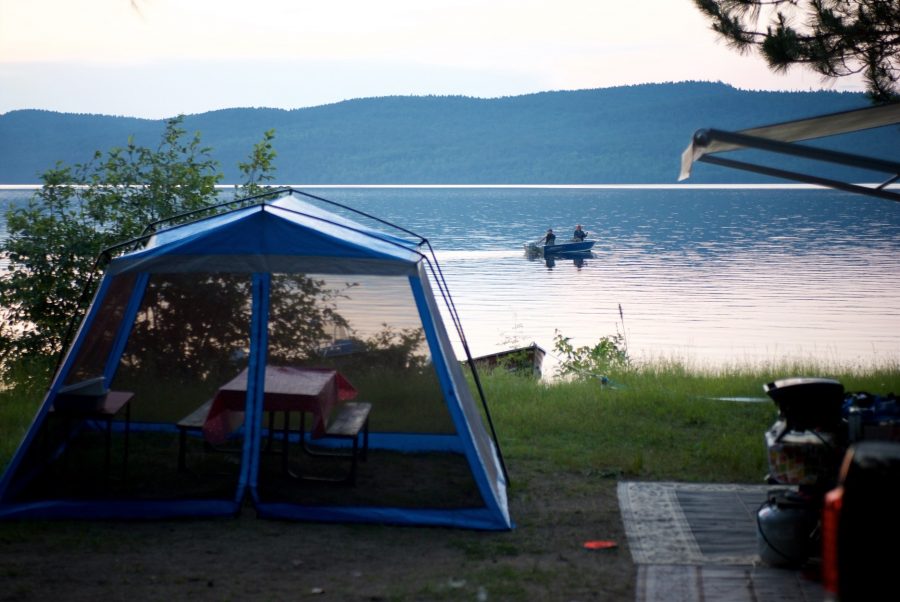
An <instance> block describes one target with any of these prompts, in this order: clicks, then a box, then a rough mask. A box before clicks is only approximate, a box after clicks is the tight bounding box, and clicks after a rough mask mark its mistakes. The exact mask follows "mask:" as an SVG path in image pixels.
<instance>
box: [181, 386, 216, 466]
mask: <svg viewBox="0 0 900 602" xmlns="http://www.w3.org/2000/svg"><path fill="white" fill-rule="evenodd" d="M212 403H213V400H212V399H208V400H206V403H204V404H203V405H201V406H200V407H199V408H197V409H196V410H194V411H193V412H191V413H190V414H188V415H187V416H185V417H184V418H182V419H181V420H179V421H178V422H177V423H175V426H177V427H178V470H179V471H184V470H185V468H187V463H186V455H187V434H188V431H196V432H200V431H202V430H203V423H204V422H206V417H207V415H209V409H210V408H211V407H212Z"/></svg>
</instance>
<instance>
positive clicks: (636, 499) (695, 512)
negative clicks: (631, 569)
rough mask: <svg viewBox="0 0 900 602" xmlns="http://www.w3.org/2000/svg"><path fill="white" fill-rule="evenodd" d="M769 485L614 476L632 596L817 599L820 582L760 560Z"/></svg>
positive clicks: (720, 601)
mask: <svg viewBox="0 0 900 602" xmlns="http://www.w3.org/2000/svg"><path fill="white" fill-rule="evenodd" d="M769 489H770V487H769V486H767V485H733V484H702V483H666V482H663V483H659V482H657V483H648V482H620V483H619V485H618V497H619V508H620V511H621V514H622V521H623V523H624V525H625V534H626V537H627V539H628V547H629V549H630V550H631V555H632V558H633V559H634V562H635V564H637V584H636V589H635V591H636V595H635V598H636V600H637V602H699V601H701V600H702V601H706V600H715V601H716V602H776V601H777V602H821V601H822V600H823V599H824V591H823V590H822V587H821V584H820V583H818V582H817V581H815V580H814V579H811V578H809V577H808V576H806V575H804V574H802V573H801V571H798V570H789V569H782V568H774V567H768V566H765V565H763V564H761V563H760V560H759V553H758V549H759V548H758V542H757V537H756V528H757V527H756V512H757V510H759V507H760V506H761V505H762V504H763V503H764V502H765V501H766V494H767V492H768V491H769Z"/></svg>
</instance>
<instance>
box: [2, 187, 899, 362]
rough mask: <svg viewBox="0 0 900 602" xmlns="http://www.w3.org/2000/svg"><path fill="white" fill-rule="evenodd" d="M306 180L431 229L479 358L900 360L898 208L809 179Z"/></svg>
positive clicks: (426, 233) (324, 192)
mask: <svg viewBox="0 0 900 602" xmlns="http://www.w3.org/2000/svg"><path fill="white" fill-rule="evenodd" d="M305 190H308V191H309V192H311V193H313V194H316V195H319V196H322V197H324V198H327V199H330V200H333V201H336V202H340V203H344V204H348V205H351V206H353V207H356V208H358V209H361V210H364V211H366V212H368V213H371V214H373V215H376V216H378V217H381V218H383V219H386V220H388V221H391V222H394V223H396V224H399V225H402V226H404V227H405V228H407V229H409V230H412V231H414V232H416V233H417V234H419V235H421V236H423V237H425V238H427V239H428V240H429V241H430V242H431V244H432V246H433V247H434V249H435V251H436V253H437V257H438V260H439V261H440V264H441V268H442V270H443V273H444V276H445V278H446V280H447V282H448V285H449V288H450V292H451V294H452V296H453V299H454V301H455V304H456V307H457V310H458V312H459V315H460V318H461V322H462V326H463V329H464V331H465V334H466V337H467V340H468V343H469V347H470V349H471V351H472V353H473V355H482V354H488V353H494V352H496V351H499V350H501V349H504V348H509V347H512V346H517V345H525V344H529V343H531V342H536V343H538V344H539V345H541V346H542V347H543V348H544V349H545V350H547V351H548V361H547V364H546V365H547V366H548V369H545V373H548V371H550V372H552V368H553V366H554V364H555V359H554V357H553V338H554V334H555V333H556V332H557V331H558V332H559V333H561V334H563V335H565V336H567V337H570V338H571V339H572V343H573V344H575V345H577V346H580V345H593V344H595V343H596V342H597V341H598V340H599V338H600V337H603V336H606V335H611V334H615V333H616V332H622V333H623V334H624V335H625V338H626V342H627V345H628V350H629V352H630V354H631V355H632V356H633V357H635V358H638V359H660V358H673V359H679V360H682V361H685V362H687V363H691V364H695V365H707V366H729V365H733V364H743V363H763V362H780V361H782V360H786V359H797V360H801V361H806V360H812V361H816V362H819V363H823V364H840V365H850V366H856V365H862V366H867V365H871V364H876V363H877V364H883V363H887V362H896V361H900V203H892V202H890V201H885V200H880V199H874V198H865V197H861V196H857V195H851V194H849V193H842V192H837V191H830V190H817V189H807V188H802V187H787V188H777V187H763V188H753V189H746V188H724V189H717V188H705V187H703V188H688V187H673V188H666V187H654V188H636V187H627V188H615V187H605V188H554V189H546V188H329V189H319V188H308V189H305ZM29 194H30V193H28V192H22V191H15V192H11V191H0V201H5V200H9V199H12V198H19V199H21V198H24V197H27V196H28V195H29ZM3 204H4V205H5V204H6V203H3ZM576 223H581V224H582V225H583V226H584V228H585V229H586V230H587V231H588V232H589V233H590V237H591V238H597V240H598V243H597V244H596V246H595V247H594V251H593V253H592V254H591V255H590V256H588V257H587V258H586V259H583V260H572V259H565V260H563V259H559V260H556V261H555V262H547V261H545V260H543V259H531V258H528V257H527V256H526V255H525V253H524V250H523V243H524V242H526V241H530V240H535V239H536V238H538V237H539V236H541V235H542V234H543V232H544V231H546V229H547V228H548V227H553V228H554V230H555V231H556V232H557V233H558V234H560V235H566V236H567V235H568V234H569V232H570V231H571V230H572V229H573V228H574V226H575V224H576ZM2 227H3V225H2V223H0V236H3V230H2ZM620 307H621V314H620ZM623 318H624V319H623Z"/></svg>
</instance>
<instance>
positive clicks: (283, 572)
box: [0, 363, 900, 601]
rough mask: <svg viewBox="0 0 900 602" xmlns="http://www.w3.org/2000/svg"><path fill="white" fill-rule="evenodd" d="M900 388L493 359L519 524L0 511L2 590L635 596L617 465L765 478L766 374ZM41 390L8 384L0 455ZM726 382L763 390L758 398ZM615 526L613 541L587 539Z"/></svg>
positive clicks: (894, 373)
mask: <svg viewBox="0 0 900 602" xmlns="http://www.w3.org/2000/svg"><path fill="white" fill-rule="evenodd" d="M801 375H802V376H822V377H829V378H834V379H837V380H839V381H840V382H842V383H843V384H844V386H845V388H846V389H847V390H848V391H868V392H871V393H877V394H884V393H889V392H891V391H900V368H898V367H897V366H888V367H885V368H878V369H872V370H868V371H865V370H843V371H841V370H837V371H833V370H832V371H826V370H822V369H817V368H815V367H811V366H794V365H790V366H783V367H775V368H764V367H763V368H760V367H756V368H752V369H734V370H723V371H715V372H703V371H696V370H688V369H685V368H684V367H683V366H680V365H677V364H671V363H664V364H661V365H655V366H644V367H640V368H632V369H630V370H627V371H621V372H618V373H610V374H608V376H609V380H610V384H609V385H601V384H600V383H599V382H598V381H596V380H587V381H578V382H554V383H548V382H539V381H534V380H531V379H528V378H524V377H517V376H513V375H508V374H506V373H503V372H499V371H498V372H495V373H493V374H488V375H483V376H482V384H483V386H484V389H485V393H486V396H487V399H488V401H489V403H490V409H491V417H492V420H493V423H494V426H495V428H496V431H497V435H498V438H499V439H500V443H501V446H502V451H503V456H504V460H505V463H506V465H507V468H508V471H509V475H510V479H511V484H510V487H509V505H510V512H511V515H512V517H513V520H514V521H515V523H516V528H515V529H514V530H512V531H510V532H504V533H491V532H473V531H461V530H456V529H438V528H396V527H386V526H378V525H328V524H309V523H279V522H272V521H263V520H257V519H256V518H255V517H254V516H253V511H252V508H251V507H250V506H248V507H247V509H246V511H245V512H243V513H242V514H241V516H240V517H239V518H238V519H236V520H232V519H227V520H186V521H164V522H158V521H149V522H138V523H135V522H131V523H126V522H112V521H85V522H77V521H59V522H49V521H33V522H8V523H0V567H2V568H0V600H43V599H51V598H56V599H59V600H82V599H83V600H88V599H97V598H98V597H99V598H102V599H107V600H119V599H122V600H125V599H128V600H159V599H165V598H173V599H185V598H187V597H190V598H192V599H196V600H282V599H303V598H306V597H313V598H314V599H316V600H398V601H399V600H458V599H466V600H472V599H487V600H524V599H540V600H560V601H564V600H633V599H634V566H633V563H632V562H631V556H630V554H629V552H628V549H627V541H626V539H625V535H624V531H623V529H622V524H621V519H620V517H619V512H618V504H617V500H616V493H615V491H616V484H617V482H618V481H619V480H623V479H625V480H677V481H696V482H738V483H762V482H763V479H764V475H765V473H766V471H767V466H766V457H765V444H764V440H763V433H764V431H765V430H766V429H767V428H768V427H769V426H770V425H771V424H772V422H773V421H774V419H775V416H776V408H775V406H774V404H773V403H772V402H771V401H768V400H766V399H764V398H765V395H764V393H763V390H762V385H763V383H765V382H770V381H772V380H775V379H778V378H783V377H787V376H801ZM39 397H40V396H39V395H38V396H31V398H23V397H21V396H18V395H16V394H14V393H13V392H11V391H8V390H7V391H3V392H0V441H2V446H3V447H2V449H0V464H5V462H6V461H7V460H8V458H9V457H10V455H11V454H12V453H13V451H14V448H15V443H14V442H17V441H18V439H19V438H20V437H21V435H22V433H23V432H24V430H25V429H26V428H27V426H28V424H29V423H30V420H31V417H32V416H33V413H34V411H35V408H36V406H37V404H38V403H39ZM722 398H763V400H762V401H760V402H752V401H746V400H745V401H725V400H723V399H722ZM592 539H612V540H615V541H617V542H618V543H619V547H618V548H615V549H612V550H605V551H596V550H586V549H585V548H584V547H583V543H584V542H585V541H587V540H592Z"/></svg>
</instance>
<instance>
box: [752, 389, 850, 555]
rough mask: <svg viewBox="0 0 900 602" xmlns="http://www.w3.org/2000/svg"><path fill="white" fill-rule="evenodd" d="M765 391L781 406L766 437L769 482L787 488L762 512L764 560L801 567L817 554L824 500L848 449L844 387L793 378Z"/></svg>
mask: <svg viewBox="0 0 900 602" xmlns="http://www.w3.org/2000/svg"><path fill="white" fill-rule="evenodd" d="M763 389H764V390H765V392H766V394H767V395H768V396H769V397H771V398H772V401H774V402H775V405H776V406H777V407H778V417H777V419H776V421H775V423H774V424H773V425H772V426H771V427H770V428H769V430H767V431H766V433H765V441H766V452H767V456H768V464H769V474H768V482H769V483H770V484H772V485H780V486H782V487H780V488H773V489H772V490H771V491H770V492H769V495H768V498H767V500H766V503H765V504H763V506H762V507H760V509H759V511H758V513H757V524H758V527H759V529H758V540H759V550H760V558H761V559H762V560H763V561H764V562H766V563H768V564H772V565H776V566H798V565H801V564H803V563H804V562H806V561H807V560H808V559H809V558H810V557H811V556H813V555H817V552H818V550H819V543H820V540H819V539H818V537H819V528H818V527H819V520H820V515H821V509H822V503H823V499H824V496H825V493H826V492H827V491H828V490H829V489H831V488H832V487H833V486H834V484H835V483H836V481H837V476H838V472H839V468H840V462H841V458H842V457H843V455H844V452H845V450H846V444H847V443H846V430H847V429H846V426H845V425H844V422H843V419H842V407H843V403H844V387H843V385H841V383H839V382H838V381H835V380H830V379H825V378H787V379H783V380H777V381H775V382H771V383H767V384H765V385H764V386H763Z"/></svg>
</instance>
